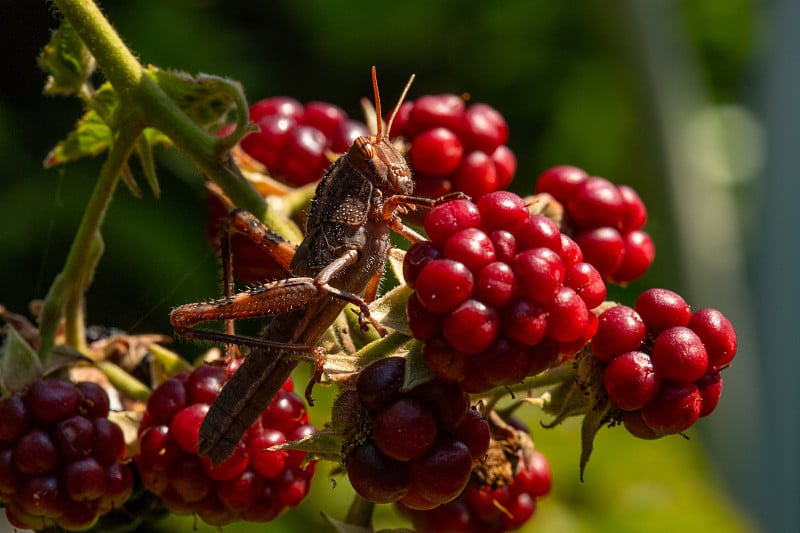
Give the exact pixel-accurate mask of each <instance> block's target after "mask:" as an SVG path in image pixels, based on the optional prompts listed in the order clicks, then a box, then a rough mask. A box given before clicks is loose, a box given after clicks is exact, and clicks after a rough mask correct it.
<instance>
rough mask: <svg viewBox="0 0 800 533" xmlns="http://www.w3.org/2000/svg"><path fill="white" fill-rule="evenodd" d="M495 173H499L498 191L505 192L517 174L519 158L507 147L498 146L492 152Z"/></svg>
mask: <svg viewBox="0 0 800 533" xmlns="http://www.w3.org/2000/svg"><path fill="white" fill-rule="evenodd" d="M492 161H493V162H494V168H495V172H496V173H497V189H498V190H503V189H505V188H506V187H508V186H509V184H510V183H511V181H512V180H513V179H514V174H516V172H517V157H516V156H515V155H514V152H512V151H511V149H510V148H509V147H508V146H506V145H505V144H504V145H502V146H498V147H497V148H496V149H495V151H494V152H492Z"/></svg>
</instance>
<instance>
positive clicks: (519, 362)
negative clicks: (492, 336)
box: [473, 339, 531, 386]
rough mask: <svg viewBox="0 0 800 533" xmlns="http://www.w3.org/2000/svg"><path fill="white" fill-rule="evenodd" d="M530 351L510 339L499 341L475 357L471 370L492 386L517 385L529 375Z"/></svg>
mask: <svg viewBox="0 0 800 533" xmlns="http://www.w3.org/2000/svg"><path fill="white" fill-rule="evenodd" d="M530 368H531V351H530V348H529V347H528V346H525V345H523V344H520V343H518V342H514V341H513V340H511V339H500V340H498V341H497V342H496V343H495V344H494V345H493V346H492V347H491V348H489V349H488V350H486V351H485V352H482V353H480V354H478V355H477V356H476V361H475V363H474V365H473V369H475V370H477V371H478V372H479V373H480V375H481V376H482V377H483V379H485V380H486V381H487V382H488V383H489V384H490V385H492V386H503V385H512V384H514V383H519V382H520V381H522V380H523V379H525V377H526V376H528V375H529V372H530Z"/></svg>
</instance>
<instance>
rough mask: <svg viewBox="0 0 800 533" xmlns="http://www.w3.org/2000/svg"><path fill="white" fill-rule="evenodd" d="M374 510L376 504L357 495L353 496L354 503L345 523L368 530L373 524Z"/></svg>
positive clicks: (348, 511)
mask: <svg viewBox="0 0 800 533" xmlns="http://www.w3.org/2000/svg"><path fill="white" fill-rule="evenodd" d="M374 508H375V504H374V503H372V502H371V501H369V500H367V499H365V498H362V497H361V496H359V495H358V494H356V495H355V496H353V501H352V503H351V504H350V508H349V509H348V510H347V516H346V517H345V519H344V521H345V523H347V524H353V525H356V526H363V527H366V528H368V527H369V526H370V524H371V523H372V510H373V509H374Z"/></svg>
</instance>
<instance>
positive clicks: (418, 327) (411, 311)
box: [406, 292, 480, 341]
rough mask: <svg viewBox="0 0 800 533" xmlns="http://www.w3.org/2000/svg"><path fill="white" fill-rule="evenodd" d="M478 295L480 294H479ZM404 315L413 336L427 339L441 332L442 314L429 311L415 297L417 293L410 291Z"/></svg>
mask: <svg viewBox="0 0 800 533" xmlns="http://www.w3.org/2000/svg"><path fill="white" fill-rule="evenodd" d="M479 297H480V296H479ZM406 317H407V319H408V329H409V330H410V331H411V334H412V335H414V338H416V339H419V340H422V341H427V340H429V339H432V338H433V337H435V336H437V335H441V332H442V315H441V314H439V313H434V312H432V311H429V310H428V309H427V308H426V307H425V306H424V305H422V303H421V302H420V301H419V297H417V293H416V292H414V293H411V296H409V297H408V303H407V304H406Z"/></svg>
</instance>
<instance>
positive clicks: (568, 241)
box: [560, 233, 583, 267]
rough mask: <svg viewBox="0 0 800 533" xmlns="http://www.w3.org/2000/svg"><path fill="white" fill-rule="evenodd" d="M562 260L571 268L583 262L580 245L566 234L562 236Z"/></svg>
mask: <svg viewBox="0 0 800 533" xmlns="http://www.w3.org/2000/svg"><path fill="white" fill-rule="evenodd" d="M560 255H561V259H562V260H563V261H564V265H566V266H567V267H570V266H572V265H576V264H578V263H580V262H582V261H583V251H582V250H581V247H580V246H578V243H577V242H575V241H574V240H573V239H572V238H570V237H569V236H567V235H565V234H563V233H562V234H561V254H560Z"/></svg>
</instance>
